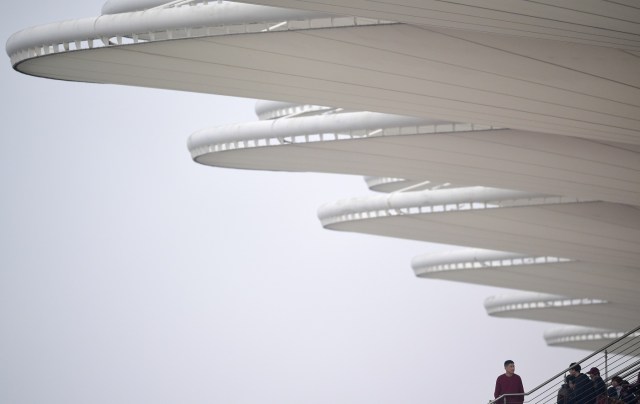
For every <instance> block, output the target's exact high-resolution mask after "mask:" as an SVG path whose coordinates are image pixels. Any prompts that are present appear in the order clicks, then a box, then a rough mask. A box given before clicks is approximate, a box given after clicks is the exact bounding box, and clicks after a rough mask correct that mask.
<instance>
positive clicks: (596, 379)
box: [587, 368, 608, 404]
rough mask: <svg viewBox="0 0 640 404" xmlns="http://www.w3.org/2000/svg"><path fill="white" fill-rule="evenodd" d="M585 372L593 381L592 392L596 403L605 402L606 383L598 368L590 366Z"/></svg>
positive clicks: (601, 403)
mask: <svg viewBox="0 0 640 404" xmlns="http://www.w3.org/2000/svg"><path fill="white" fill-rule="evenodd" d="M587 374H588V375H589V377H590V378H591V382H592V383H593V394H594V395H595V397H596V401H595V402H596V404H607V401H608V399H607V385H606V384H605V383H604V380H602V377H600V370H599V369H598V368H591V369H590V370H589V371H588V372H587Z"/></svg>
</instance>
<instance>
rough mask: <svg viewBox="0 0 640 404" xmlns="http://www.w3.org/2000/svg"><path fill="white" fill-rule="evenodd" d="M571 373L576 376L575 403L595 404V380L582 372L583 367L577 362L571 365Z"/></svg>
mask: <svg viewBox="0 0 640 404" xmlns="http://www.w3.org/2000/svg"><path fill="white" fill-rule="evenodd" d="M569 366H570V368H569V374H570V375H571V376H573V377H575V378H576V380H575V383H576V387H575V388H574V389H573V397H574V403H575V404H595V398H596V397H595V394H594V389H593V382H592V381H591V380H589V378H588V377H587V375H585V374H584V373H580V370H582V367H581V366H580V365H578V364H577V363H575V362H574V363H572V364H571V365H569Z"/></svg>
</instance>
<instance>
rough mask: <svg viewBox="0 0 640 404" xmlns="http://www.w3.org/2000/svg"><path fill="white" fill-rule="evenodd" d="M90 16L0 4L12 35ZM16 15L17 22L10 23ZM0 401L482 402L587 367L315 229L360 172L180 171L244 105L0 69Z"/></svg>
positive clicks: (525, 330) (461, 289)
mask: <svg viewBox="0 0 640 404" xmlns="http://www.w3.org/2000/svg"><path fill="white" fill-rule="evenodd" d="M101 6H102V3H101V2H100V1H86V0H83V1H80V0H73V1H61V2H50V1H45V0H37V1H30V2H12V3H11V4H7V5H6V7H5V12H3V13H2V17H0V18H1V19H2V24H1V27H0V29H1V30H2V38H3V41H5V42H6V40H7V38H8V37H9V35H10V34H12V33H13V32H15V31H17V30H19V29H22V28H25V27H28V26H32V25H37V24H41V23H47V22H53V21H57V20H61V19H67V18H69V19H70V18H76V17H87V16H94V15H97V14H98V13H99V12H100V8H101ZM7 10H9V11H7ZM1 77H2V98H3V103H2V131H1V135H0V170H1V171H0V172H1V174H0V186H1V187H2V188H1V189H2V194H1V195H2V198H1V199H0V229H1V231H0V327H1V328H0V402H1V403H12V404H13V403H47V404H56V403H59V404H86V403H98V404H102V403H105V404H106V403H109V404H112V403H239V404H240V403H241V404H253V403H291V404H297V403H300V404H306V403H309V404H313V403H322V404H327V403H336V404H343V403H344V404H346V403H367V404H372V403H390V404H392V403H393V404H397V403H408V404H413V403H416V404H417V403H436V402H438V403H443V402H447V403H460V404H467V403H478V404H480V403H486V402H487V400H488V399H489V398H490V397H491V395H492V393H493V385H494V382H495V378H496V376H497V375H498V374H499V373H501V372H502V362H503V361H504V360H505V359H508V358H510V359H513V360H515V361H516V371H517V373H519V374H521V376H522V377H523V379H524V383H525V388H526V389H529V388H532V387H534V386H535V385H536V384H538V383H539V382H541V381H542V380H544V379H546V378H547V377H549V376H551V375H552V374H553V373H555V372H557V371H559V370H562V368H564V367H566V366H567V365H568V364H569V362H571V361H573V360H575V359H580V358H581V357H583V356H585V355H586V352H583V351H577V350H567V349H557V348H548V347H547V346H546V345H545V343H544V340H543V337H542V333H543V330H544V329H545V328H548V327H549V325H548V324H541V323H534V322H527V321H522V320H507V319H494V318H490V317H489V316H487V315H486V313H485V311H484V308H483V305H482V304H483V301H484V299H485V298H486V297H488V296H490V295H492V294H496V293H500V292H503V291H501V290H498V289H493V288H485V287H479V286H473V285H466V284H460V283H448V282H443V281H429V280H422V279H418V278H415V277H414V275H413V272H412V270H411V267H410V260H411V258H412V257H413V256H415V255H419V254H422V253H425V252H428V251H429V250H431V249H434V248H438V246H432V245H429V244H425V243H418V242H410V241H403V240H398V239H391V238H383V237H374V236H367V235H360V234H350V233H339V232H332V231H328V230H323V229H322V227H321V226H320V223H319V221H318V219H317V217H316V209H317V207H318V206H319V205H321V204H322V203H324V202H331V201H334V200H336V199H341V198H345V197H351V196H357V195H362V194H366V193H367V192H368V191H367V190H366V187H365V185H364V181H363V180H362V179H361V178H360V177H351V176H339V175H323V174H311V173H301V174H291V173H272V172H261V171H255V172H254V171H238V170H229V169H217V168H211V167H205V166H200V165H198V164H196V163H194V162H192V161H191V159H190V156H189V153H188V151H187V148H186V145H185V144H186V139H187V137H188V135H189V134H190V133H192V132H194V131H196V130H198V129H201V128H204V127H208V126H215V125H220V124H225V123H233V122H243V121H251V120H255V119H256V118H255V115H254V113H253V106H254V101H253V100H246V99H238V98H229V97H221V96H212V95H201V94H189V93H179V92H171V91H162V90H153V89H144V88H133V87H119V86H112V85H95V84H84V83H71V82H61V81H53V80H46V79H40V78H33V77H28V76H25V75H22V74H19V73H16V72H14V71H13V70H12V69H11V67H10V63H9V58H8V57H6V56H5V58H4V63H2V76H1Z"/></svg>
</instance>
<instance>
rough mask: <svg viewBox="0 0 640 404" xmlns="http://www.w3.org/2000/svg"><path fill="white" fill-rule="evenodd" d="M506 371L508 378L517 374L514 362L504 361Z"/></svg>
mask: <svg viewBox="0 0 640 404" xmlns="http://www.w3.org/2000/svg"><path fill="white" fill-rule="evenodd" d="M504 370H505V372H506V373H507V376H511V375H513V374H514V373H515V372H516V365H515V364H514V363H513V361H512V360H506V361H504Z"/></svg>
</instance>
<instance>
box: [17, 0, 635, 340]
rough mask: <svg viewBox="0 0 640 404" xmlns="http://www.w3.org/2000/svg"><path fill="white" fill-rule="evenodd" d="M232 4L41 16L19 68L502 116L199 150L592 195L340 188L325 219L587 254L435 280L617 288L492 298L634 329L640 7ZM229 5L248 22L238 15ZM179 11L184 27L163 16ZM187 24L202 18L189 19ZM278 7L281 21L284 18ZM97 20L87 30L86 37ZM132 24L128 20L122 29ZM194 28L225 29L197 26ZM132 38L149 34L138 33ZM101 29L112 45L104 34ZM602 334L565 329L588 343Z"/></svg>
mask: <svg viewBox="0 0 640 404" xmlns="http://www.w3.org/2000/svg"><path fill="white" fill-rule="evenodd" d="M119 3H122V4H119ZM140 3H141V4H142V3H145V4H147V3H148V4H149V5H150V6H151V5H157V4H156V3H160V2H159V1H156V0H141V1H140ZM223 3H224V7H223V8H217V9H216V8H213V5H212V4H209V5H206V4H199V5H198V7H200V8H199V9H198V8H197V7H182V8H180V7H176V8H175V10H173V9H165V8H164V7H160V8H161V9H154V10H153V11H151V12H148V11H147V12H133V13H123V14H116V15H110V16H103V17H99V18H100V20H99V21H98V19H87V20H84V21H83V22H82V23H78V24H77V25H76V24H75V23H71V24H68V25H65V30H63V31H64V35H63V34H60V33H59V32H58V34H59V35H58V39H56V40H52V42H44V43H40V42H37V41H38V40H39V39H40V38H42V37H43V35H42V34H43V33H45V34H47V35H48V34H49V33H52V34H56V32H57V31H56V30H58V27H57V26H55V27H52V26H48V27H44V28H43V29H41V30H38V29H35V30H33V31H29V30H27V31H28V32H25V33H24V35H23V34H22V33H21V35H18V37H19V38H17V39H16V40H15V41H13V42H12V43H11V46H9V45H8V49H10V50H11V51H10V52H9V53H11V56H12V60H13V61H14V68H15V69H16V70H18V71H20V72H23V73H26V74H31V75H35V76H42V77H48V78H54V79H61V80H72V81H85V82H94V83H113V84H123V85H132V86H143V87H153V88H163V89H171V90H182V91H193V92H201V93H211V94H222V95H231V96H241V97H250V98H262V99H270V100H279V101H287V102H292V103H300V104H316V105H328V106H334V107H342V108H345V109H348V110H351V111H357V110H361V111H375V112H382V113H387V114H398V115H405V116H410V117H417V118H420V119H432V118H437V119H442V120H448V121H453V122H463V123H470V124H475V125H486V126H487V127H490V129H488V130H481V131H472V130H469V131H457V132H455V133H453V132H449V133H436V132H433V133H429V134H427V133H417V134H411V135H402V136H378V137H362V138H350V139H348V140H344V139H343V140H334V141H326V140H322V141H317V142H307V143H296V142H294V141H292V140H291V139H286V138H284V137H283V135H282V133H278V131H277V130H272V132H271V133H266V134H265V136H266V137H271V138H274V139H278V142H279V144H278V145H271V144H269V145H267V146H266V147H245V146H246V143H243V147H242V148H236V146H238V145H239V144H240V143H238V145H236V144H234V145H233V147H231V149H232V150H229V148H226V147H227V146H225V150H224V151H219V150H214V149H215V147H214V144H215V143H216V139H219V138H220V133H221V132H224V131H225V130H226V129H224V128H223V129H220V128H218V129H216V130H214V131H213V133H212V134H205V136H201V138H200V140H199V142H200V143H199V145H198V148H193V149H192V150H191V152H192V155H193V157H194V159H195V160H196V161H198V162H200V163H203V164H209V165H213V166H221V167H236V168H247V169H261V170H285V171H318V172H331V173H347V174H360V175H369V176H381V177H396V178H405V179H408V180H410V182H409V183H413V184H415V183H419V182H421V181H424V180H426V179H429V180H435V181H439V182H440V183H447V184H448V183H449V182H452V183H454V184H456V186H464V185H483V186H488V187H496V188H503V189H512V190H520V191H526V192H529V193H539V194H549V195H559V196H562V197H570V198H576V199H579V200H580V201H578V200H575V201H573V202H572V203H557V204H549V203H547V204H539V205H531V206H527V205H526V204H524V205H518V206H511V207H501V208H497V209H484V210H470V211H444V212H431V213H428V214H424V213H419V214H405V213H404V212H403V211H400V212H401V214H397V215H396V214H393V215H387V214H385V216H384V217H375V218H373V217H368V216H366V214H365V215H364V216H362V215H361V213H362V212H364V211H363V210H362V209H363V205H361V204H360V202H359V201H351V202H349V203H347V204H344V205H343V207H344V208H345V211H344V212H343V213H344V214H341V213H340V212H339V211H340V204H338V205H336V206H337V207H336V206H333V207H332V208H331V209H330V210H332V212H333V216H331V217H327V216H325V217H323V218H322V219H323V221H324V222H325V223H324V224H325V227H327V228H331V229H337V230H347V231H356V232H362V233H368V234H375V235H383V236H392V237H400V238H407V239H413V240H423V241H433V242H439V243H446V244H454V245H467V246H474V247H480V248H489V249H497V250H504V251H512V252H518V253H525V254H533V255H544V256H551V255H552V256H556V257H561V258H563V259H569V260H571V261H570V262H562V263H556V264H547V265H544V266H527V265H521V266H518V267H508V268H505V267H502V268H492V269H487V268H482V269H472V270H454V271H439V272H430V273H428V274H422V275H421V276H428V277H433V278H441V279H450V280H461V281H465V282H472V283H479V284H487V285H493V286H501V287H509V288H519V289H525V288H526V289H527V290H531V291H538V292H546V293H558V294H563V295H565V296H567V297H569V298H576V299H582V298H590V299H602V300H603V301H601V302H598V303H597V304H582V303H580V302H584V301H585V300H581V301H579V302H578V301H576V302H578V303H575V304H567V305H563V306H561V307H560V306H550V305H544V304H541V305H538V306H536V305H535V304H533V305H504V307H502V308H501V309H499V310H494V311H493V312H492V315H496V316H505V317H519V318H528V319H533V320H543V321H551V322H560V323H573V324H580V325H588V326H592V327H604V328H615V329H626V328H628V327H629V326H630V325H633V324H635V323H636V322H637V315H636V313H637V312H638V310H637V309H638V308H640V301H639V300H638V298H637V297H636V296H637V293H636V294H635V295H634V291H637V290H638V287H639V286H640V277H639V276H637V275H638V272H637V271H639V270H640V264H638V262H639V261H638V258H640V210H638V208H637V206H640V157H639V153H640V10H639V9H638V8H637V7H633V4H631V5H629V4H627V5H625V1H624V0H623V1H618V2H615V3H611V2H594V1H584V0H565V1H564V2H562V3H561V4H557V2H549V4H545V2H530V1H523V0H514V1H512V2H495V1H492V0H479V1H476V2H474V4H473V5H467V4H462V3H456V2H453V1H452V2H441V1H435V0H424V1H418V0H397V1H393V2H390V1H384V0H383V1H376V2H371V1H366V0H340V1H338V0H323V1H322V2H316V1H313V0H311V1H308V0H305V1H300V0H257V1H252V3H261V4H265V5H270V6H280V7H285V8H290V9H300V10H310V11H312V13H310V14H309V15H310V16H312V17H313V18H320V19H322V18H325V17H326V14H323V13H332V14H335V15H342V16H350V15H352V16H359V17H367V18H371V19H373V20H372V21H368V22H366V24H368V25H362V26H358V25H359V23H360V22H358V21H357V20H356V19H355V18H354V19H353V21H352V24H351V23H347V24H346V25H345V26H336V25H333V24H334V23H335V21H334V18H333V17H331V16H330V17H329V19H330V23H331V24H330V25H323V26H322V28H313V27H314V25H313V24H312V23H309V24H307V26H306V27H303V26H304V25H305V23H304V22H302V23H301V22H300V21H299V17H300V15H302V14H300V13H299V12H296V11H292V10H289V11H287V10H285V11H282V10H273V13H271V11H267V10H265V9H264V8H262V9H256V8H253V9H252V10H253V11H252V13H254V14H255V15H261V14H262V13H266V14H269V15H271V16H272V17H270V18H272V19H270V20H268V21H270V24H271V25H270V24H267V25H266V27H267V28H266V31H265V32H257V31H260V30H261V29H262V28H260V27H262V26H261V25H260V24H257V25H256V24H255V20H253V19H252V20H251V21H249V22H248V23H251V24H254V25H255V26H254V27H252V28H251V29H252V30H253V31H252V32H253V33H248V32H244V31H243V29H244V30H245V31H246V26H244V28H243V29H238V26H239V25H237V24H241V23H242V24H244V22H242V16H243V13H244V12H245V11H244V10H247V9H248V8H247V7H244V6H242V5H241V6H240V7H238V5H233V4H232V3H231V4H229V3H226V2H223ZM218 4H221V3H218ZM111 6H113V7H112V8H113V10H115V11H114V12H119V11H118V7H123V6H124V7H130V6H129V5H127V3H126V2H122V1H117V0H113V1H112V4H111ZM131 7H133V6H131ZM248 7H249V8H250V7H251V6H248ZM107 8H108V7H107ZM138 8H139V7H137V6H136V7H133V9H138ZM204 10H206V12H205V11H204ZM221 10H226V11H227V12H231V14H229V15H230V16H229V17H228V18H227V17H225V16H224V15H222V14H224V13H222V12H219V11H221ZM120 11H124V10H120ZM172 13H175V14H172ZM296 13H297V14H296ZM159 16H160V17H162V18H155V17H159ZM209 16H211V18H210V20H209ZM273 16H276V17H273ZM282 16H291V19H292V21H294V22H293V23H291V24H289V23H288V22H287V21H286V19H285V21H283V22H282V23H283V24H286V25H285V26H284V28H282V27H281V28H278V31H277V32H276V31H274V32H267V31H270V30H271V28H274V27H276V26H280V23H279V22H280V21H281V20H283V18H284V17H282ZM178 17H179V18H178ZM252 18H253V17H252ZM341 18H343V19H344V17H341ZM347 19H348V20H350V18H347ZM213 20H215V21H217V22H215V24H214V23H213V22H212V21H213ZM223 20H224V21H233V24H236V25H234V26H233V27H232V28H230V26H223V25H220V24H221V23H220V21H223ZM374 20H386V21H383V22H384V23H380V21H378V22H376V21H374ZM388 20H393V21H396V22H398V23H390V21H388ZM163 21H166V22H168V23H171V24H173V25H171V26H167V27H164V28H163V27H162V26H161V22H163ZM178 21H179V22H180V23H178ZM182 21H197V22H196V23H193V24H192V25H190V26H187V25H184V26H182V25H180V24H181V23H182ZM274 21H275V22H278V24H277V25H272V24H273V22H274ZM209 22H212V24H214V25H208V24H209ZM289 22H291V21H289ZM343 23H344V21H341V22H340V23H339V24H338V25H340V24H343ZM158 24H160V25H158ZM194 24H195V25H194ZM216 24H217V25H216ZM349 24H351V25H355V26H349ZM81 26H82V28H83V29H84V31H83V34H82V35H80V36H79V37H73V34H74V29H76V27H81ZM115 27H127V28H126V30H125V31H123V32H120V31H115V29H116V28H115ZM149 27H154V28H153V29H151V28H149ZM203 27H204V28H203ZM256 27H259V29H258V30H257V31H256ZM302 27H303V28H302ZM147 28H149V30H147ZM96 30H102V31H100V32H102V34H100V35H94V36H91V37H89V38H88V37H87V35H86V32H94V31H96ZM192 30H193V31H194V32H195V31H198V32H207V33H209V32H214V31H215V32H216V33H215V35H213V34H212V35H209V34H206V35H205V34H197V35H192ZM203 30H204V31H203ZM96 32H97V31H96ZM132 33H134V34H135V35H133V34H132ZM47 35H44V37H47ZM56 35H57V34H56ZM54 36H55V35H54ZM156 36H157V38H159V40H157V41H156V40H155V39H157V38H156ZM123 37H125V38H126V37H129V39H130V40H133V41H134V42H138V41H140V42H138V43H128V44H121V43H123V42H122V38H123ZM34 38H37V39H34ZM60 38H63V39H60ZM131 38H133V39H131ZM154 38H155V39H154ZM176 38H180V39H176ZM87 40H88V41H87ZM29 41H31V42H29ZM34 41H35V42H34ZM82 41H87V42H86V45H82V44H81V42H82ZM96 41H101V42H102V43H103V45H104V46H103V47H98V48H91V49H89V48H87V47H93V46H94V43H95V44H97V43H98V42H96ZM147 41H150V42H147ZM10 42H11V40H10ZM23 42H24V43H29V45H28V46H27V48H25V49H14V48H16V46H17V45H16V44H21V43H23ZM32 42H33V43H32ZM125 42H127V41H125ZM129 42H130V41H129ZM74 46H75V48H74ZM83 46H85V48H82V47H83ZM73 49H76V50H73ZM14 50H15V51H16V52H15V53H14ZM300 119H303V118H300ZM292 121H293V119H292ZM297 122H301V121H297ZM250 125H251V124H246V125H244V126H242V127H241V128H236V129H239V130H238V134H241V133H242V132H243V131H245V132H247V131H249V130H254V129H255V128H253V127H250ZM267 126H273V128H276V127H277V125H271V124H269V125H267ZM497 128H509V129H497ZM227 129H228V128H227ZM225 136H226V137H228V136H229V135H228V134H227V135H225ZM395 196H396V195H394V197H395ZM469 202H473V201H469ZM389 204H390V205H391V203H389ZM365 205H366V204H365ZM336 212H338V213H336ZM365 213H366V212H365ZM321 216H322V212H321ZM355 216H357V220H356V219H354V217H355ZM567 284H570V285H571V287H570V288H569V289H566V288H565V286H566V285H567ZM523 285H526V286H523ZM563 290H564V291H563ZM494 309H495V307H494ZM586 343H587V342H585V340H584V339H582V340H579V341H578V340H575V341H573V342H571V341H569V342H562V344H569V345H572V346H579V347H583V346H584V344H586ZM581 344H582V345H581ZM599 345H600V344H598V346H599ZM589 347H591V345H589Z"/></svg>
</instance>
